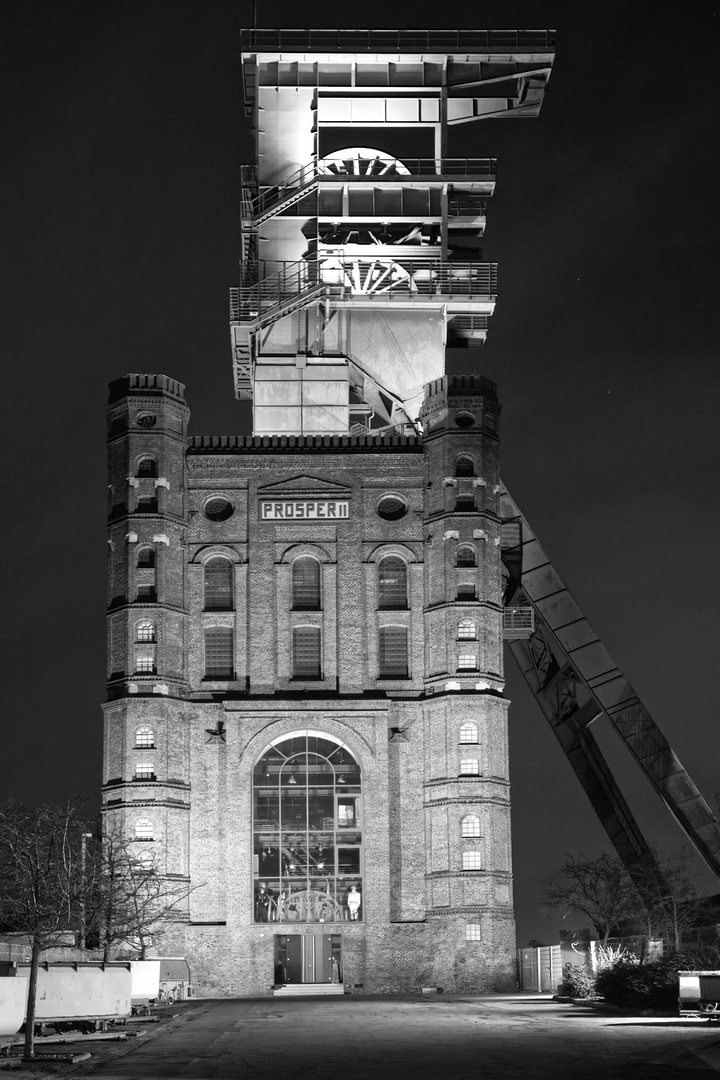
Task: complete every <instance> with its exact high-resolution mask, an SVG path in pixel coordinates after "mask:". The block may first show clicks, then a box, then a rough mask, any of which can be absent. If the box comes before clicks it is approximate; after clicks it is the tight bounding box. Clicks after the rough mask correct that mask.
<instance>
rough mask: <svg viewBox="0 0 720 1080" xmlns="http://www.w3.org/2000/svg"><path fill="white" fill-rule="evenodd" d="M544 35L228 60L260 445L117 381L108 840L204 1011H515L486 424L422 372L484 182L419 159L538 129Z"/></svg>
mask: <svg viewBox="0 0 720 1080" xmlns="http://www.w3.org/2000/svg"><path fill="white" fill-rule="evenodd" d="M550 40H551V38H550V36H549V35H547V34H545V32H541V33H540V32H519V31H512V32H504V31H437V32H436V31H393V32H388V33H386V32H384V31H347V32H345V31H341V32H338V31H333V32H330V31H253V32H248V34H246V35H245V37H244V43H243V44H244V58H243V64H244V74H245V81H246V103H247V105H248V111H249V113H250V114H251V115H252V116H253V118H254V122H255V128H256V132H257V135H258V147H259V150H258V153H259V164H258V166H255V167H253V168H249V169H247V170H246V171H245V174H244V177H243V230H244V241H243V259H242V284H241V286H240V287H239V288H238V289H235V290H233V291H232V295H231V326H232V344H233V361H234V369H235V376H236V391H237V393H238V395H239V396H253V398H254V428H255V432H254V434H253V435H252V436H250V435H231V436H194V437H190V436H188V435H187V420H188V410H187V406H186V404H185V401H184V396H183V394H184V388H183V387H182V386H181V385H180V384H179V383H177V382H174V381H173V380H172V379H169V378H167V377H165V376H162V375H128V376H126V377H125V378H123V379H119V380H117V381H116V382H115V383H113V384H112V385H111V392H110V403H109V406H108V438H109V454H110V491H111V499H110V519H109V530H110V571H109V582H110V584H109V597H108V604H109V607H108V621H109V645H108V655H109V667H108V680H109V682H108V702H107V704H106V706H105V759H104V771H105V775H104V811H105V814H106V820H107V823H108V827H112V828H113V829H115V830H118V831H119V832H120V833H121V834H122V835H123V836H125V837H127V838H128V839H129V841H130V843H131V844H132V845H137V852H138V855H142V857H144V858H147V857H148V855H147V853H148V852H150V851H151V852H152V853H153V859H154V863H155V865H156V866H158V867H159V868H160V869H161V871H162V873H163V874H164V875H165V876H166V878H167V879H168V881H170V882H173V883H178V882H179V883H180V885H181V886H182V887H184V888H186V889H188V890H190V891H189V895H188V899H187V902H186V903H185V904H184V906H183V907H182V910H179V911H178V912H177V921H175V922H173V923H172V924H171V925H170V926H169V927H168V930H167V933H166V935H165V937H164V938H163V939H162V945H161V948H162V950H163V953H164V954H165V955H176V956H177V955H185V956H187V958H188V960H189V962H190V967H191V971H192V975H193V983H194V985H195V987H196V991H197V992H198V993H204V994H255V995H256V994H263V993H270V992H274V993H301V992H303V991H310V992H313V993H317V992H320V991H322V992H326V993H343V992H357V993H360V992H396V991H419V989H420V988H421V987H423V986H441V987H443V988H444V989H446V990H447V991H458V992H472V991H487V990H493V989H503V988H508V987H511V986H514V979H515V960H514V933H513V926H514V924H513V911H512V879H511V859H510V801H509V782H508V755H507V708H508V702H507V700H506V699H505V698H504V695H503V686H504V682H503V666H502V663H503V657H502V639H503V611H502V595H501V592H502V573H501V565H500V521H499V516H498V493H499V490H500V482H499V474H498V437H499V436H498V417H499V412H500V407H499V405H498V401H497V395H496V390H495V386H494V384H493V383H490V382H489V381H488V380H485V379H483V378H481V377H479V376H466V377H454V376H452V375H448V374H446V373H445V349H446V345H450V346H451V347H453V348H454V347H456V346H457V345H458V344H461V343H463V342H464V344H465V345H466V346H467V345H470V346H477V345H478V344H480V343H482V340H484V337H485V333H486V329H487V317H488V316H489V314H491V312H492V309H493V306H494V288H495V286H494V280H495V270H494V266H493V265H492V264H485V263H481V262H479V261H478V260H479V258H480V252H479V246H478V237H479V236H480V235H481V234H482V230H483V228H484V220H485V205H484V202H483V196H485V195H488V194H490V193H491V190H492V186H493V184H494V179H493V177H494V164H493V163H492V162H490V161H489V160H488V159H464V158H463V159H460V158H449V157H447V143H448V139H449V135H448V129H449V128H450V127H452V125H453V124H454V123H458V124H460V123H469V122H471V121H475V120H477V119H481V118H485V117H488V116H497V115H534V114H536V113H537V111H538V108H539V105H540V101H541V98H542V90H543V87H544V84H545V81H546V79H547V75H548V72H549V66H550V64H551V62H552V46H551V44H550ZM393 141H397V143H398V148H397V149H393ZM338 147H340V149H339V150H338ZM303 155H305V158H303ZM423 384H424V385H423ZM159 947H160V946H159Z"/></svg>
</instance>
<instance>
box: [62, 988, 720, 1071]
mask: <svg viewBox="0 0 720 1080" xmlns="http://www.w3.org/2000/svg"><path fill="white" fill-rule="evenodd" d="M718 1073H720V1026H719V1025H715V1024H708V1023H707V1022H705V1021H701V1020H682V1019H678V1018H645V1017H642V1018H639V1017H626V1016H618V1015H614V1014H613V1015H610V1014H607V1013H600V1012H596V1011H592V1010H589V1009H587V1008H583V1007H580V1006H574V1005H570V1004H563V1003H560V1002H556V1001H553V1000H552V999H551V998H550V997H549V996H548V995H528V994H513V995H502V996H500V995H498V996H492V997H477V998H467V997H465V998H460V997H445V996H442V997H432V998H362V997H345V998H325V999H321V998H311V999H307V998H306V999H277V1000H276V999H263V1000H249V999H234V1000H220V1001H211V1002H202V1003H194V1007H193V1008H190V1009H187V1011H185V1012H184V1013H183V1015H182V1016H181V1018H179V1019H178V1020H176V1021H174V1022H172V1023H171V1024H170V1025H168V1026H166V1027H164V1029H163V1030H159V1031H157V1033H156V1034H153V1035H151V1036H150V1037H148V1038H146V1039H143V1040H142V1042H141V1043H138V1044H136V1045H134V1046H133V1048H132V1049H131V1050H130V1051H129V1052H124V1051H122V1052H117V1053H116V1054H115V1055H113V1056H111V1057H110V1058H109V1059H108V1060H106V1061H104V1062H101V1061H96V1062H95V1063H93V1064H91V1065H87V1066H85V1068H83V1069H82V1070H81V1071H80V1072H78V1073H77V1074H75V1075H78V1076H80V1075H81V1076H82V1080H90V1078H92V1077H97V1078H98V1080H111V1078H112V1080H163V1078H173V1080H175V1078H177V1080H180V1078H183V1080H186V1078H187V1080H204V1078H205V1077H233V1078H244V1077H252V1078H253V1080H266V1078H267V1080H270V1078H272V1080H294V1078H295V1077H303V1078H308V1080H368V1078H370V1077H373V1078H374V1077H380V1076H382V1077H385V1076H387V1077H391V1078H392V1080H441V1078H442V1080H515V1078H518V1080H520V1078H521V1080H558V1078H566V1077H567V1078H571V1080H573V1078H576V1077H577V1078H578V1080H591V1078H595V1077H598V1078H599V1077H602V1078H603V1080H649V1078H653V1080H655V1078H657V1080H660V1078H662V1080H673V1078H675V1077H678V1078H683V1080H693V1078H695V1077H711V1076H717V1074H718Z"/></svg>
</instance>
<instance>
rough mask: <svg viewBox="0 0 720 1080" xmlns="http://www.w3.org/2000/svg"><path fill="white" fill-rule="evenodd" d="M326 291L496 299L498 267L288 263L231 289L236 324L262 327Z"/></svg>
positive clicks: (422, 262)
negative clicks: (272, 317) (265, 321)
mask: <svg viewBox="0 0 720 1080" xmlns="http://www.w3.org/2000/svg"><path fill="white" fill-rule="evenodd" d="M320 292H325V293H327V294H332V295H334V296H336V298H338V299H345V300H346V299H349V298H351V297H353V296H355V297H360V296H364V297H367V298H368V299H369V300H370V299H374V300H377V301H385V300H408V299H409V300H414V299H417V300H422V299H426V298H428V297H431V296H436V297H438V299H439V298H440V297H448V296H453V297H455V296H466V297H471V296H483V297H485V296H494V295H495V293H496V292H497V264H496V263H458V262H441V261H440V260H434V259H432V258H427V259H412V260H411V259H405V260H403V259H398V261H394V260H390V259H386V258H384V259H375V258H373V257H372V255H370V254H368V256H367V257H352V258H343V257H341V256H339V257H331V258H325V259H322V260H318V261H313V262H306V261H300V262H293V263H282V264H280V267H279V269H278V270H277V272H276V273H274V274H270V275H269V276H267V277H264V278H263V279H262V280H261V281H259V282H257V283H256V284H255V285H251V286H247V287H244V288H239V289H231V290H230V320H231V322H234V323H257V322H258V321H262V320H263V318H266V317H268V316H270V315H274V314H275V313H277V312H279V311H280V310H281V309H283V308H284V307H287V306H288V305H290V306H292V307H298V306H300V305H301V304H302V302H303V299H304V298H305V299H308V300H309V298H310V296H311V295H314V294H317V293H320Z"/></svg>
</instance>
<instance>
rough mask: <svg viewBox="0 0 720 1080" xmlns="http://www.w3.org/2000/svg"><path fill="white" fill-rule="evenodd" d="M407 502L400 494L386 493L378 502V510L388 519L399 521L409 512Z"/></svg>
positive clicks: (382, 516) (381, 515)
mask: <svg viewBox="0 0 720 1080" xmlns="http://www.w3.org/2000/svg"><path fill="white" fill-rule="evenodd" d="M407 510H408V508H407V503H406V502H405V500H404V499H401V498H400V497H399V496H398V495H385V496H383V498H382V499H381V500H380V502H379V503H378V508H377V512H378V514H379V515H380V517H381V518H385V520H386V521H397V520H398V518H401V517H405V515H406V514H407Z"/></svg>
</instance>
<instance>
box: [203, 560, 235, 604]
mask: <svg viewBox="0 0 720 1080" xmlns="http://www.w3.org/2000/svg"><path fill="white" fill-rule="evenodd" d="M234 606H235V604H234V590H233V564H232V563H231V562H230V561H229V559H224V558H222V556H220V555H218V556H215V557H214V558H212V559H208V561H207V562H206V563H205V610H206V611H232V610H233V608H234Z"/></svg>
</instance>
